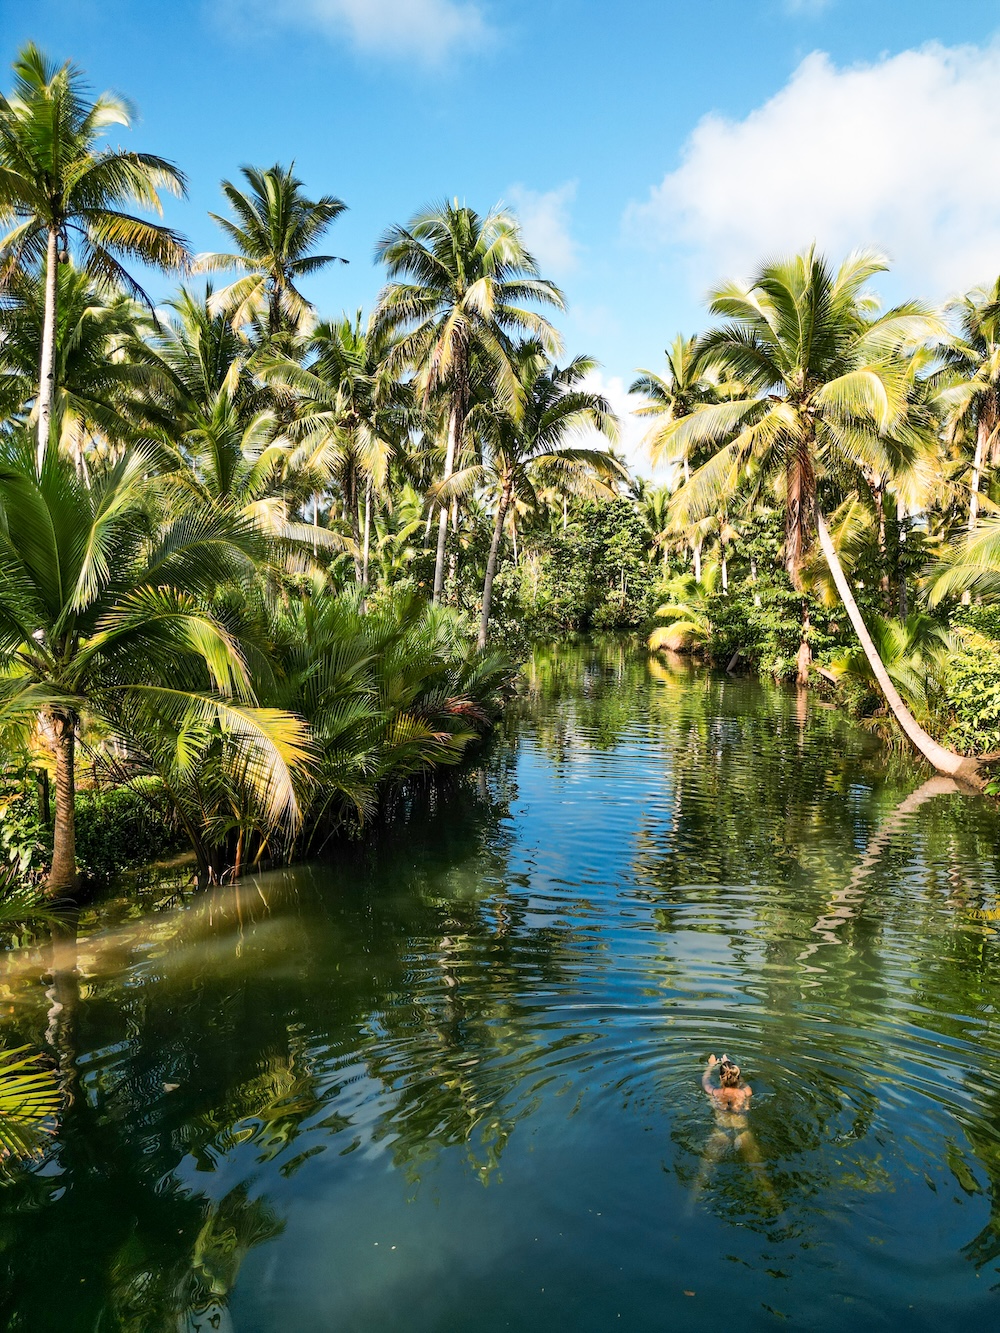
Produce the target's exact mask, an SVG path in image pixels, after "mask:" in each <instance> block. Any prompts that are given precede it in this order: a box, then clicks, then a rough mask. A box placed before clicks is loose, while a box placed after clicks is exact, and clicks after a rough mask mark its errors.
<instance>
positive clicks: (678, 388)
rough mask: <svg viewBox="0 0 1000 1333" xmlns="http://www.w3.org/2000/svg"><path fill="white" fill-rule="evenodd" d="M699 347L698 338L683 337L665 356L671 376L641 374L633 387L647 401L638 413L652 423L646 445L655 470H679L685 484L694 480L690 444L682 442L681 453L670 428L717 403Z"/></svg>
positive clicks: (631, 386) (643, 371) (636, 412)
mask: <svg viewBox="0 0 1000 1333" xmlns="http://www.w3.org/2000/svg"><path fill="white" fill-rule="evenodd" d="M696 343H697V340H696V339H695V338H685V336H684V335H683V334H682V333H679V334H678V335H677V337H676V338H675V339H674V341H673V342H672V343H671V345H670V346H669V347H668V348H667V350H666V352H665V353H664V355H665V356H666V359H667V373H666V374H665V375H659V374H657V373H656V372H655V371H652V370H640V371H639V374H638V376H637V378H636V379H635V380H633V382H632V384H631V385H630V386H629V393H635V394H641V395H642V397H643V398H644V399H645V402H644V403H643V404H642V405H641V406H639V407H637V408H636V409H635V414H636V416H637V417H648V418H650V419H651V420H652V425H651V426H650V428H649V430H648V431H647V433H646V436H645V439H644V441H643V443H644V444H645V446H646V448H647V449H648V450H649V456H650V459H651V461H652V463H653V466H654V467H658V466H659V465H660V464H661V463H665V462H666V463H670V464H673V465H674V466H679V467H680V469H681V472H682V476H683V479H684V481H688V480H690V477H691V463H692V459H691V452H690V442H689V441H685V442H682V443H681V447H680V452H679V453H678V452H677V451H676V449H675V445H676V444H677V439H676V435H675V434H674V433H673V432H672V431H671V430H670V427H671V426H672V425H673V424H674V422H676V421H680V420H681V419H682V418H683V417H686V416H689V415H690V414H691V413H692V412H693V411H694V410H695V409H696V408H698V407H702V406H703V405H704V404H705V403H709V402H714V401H715V400H716V392H715V386H714V385H713V383H712V381H711V377H710V376H709V375H706V371H705V366H704V365H703V364H702V363H701V362H700V361H699V360H698V358H697V356H696ZM675 484H676V483H675Z"/></svg>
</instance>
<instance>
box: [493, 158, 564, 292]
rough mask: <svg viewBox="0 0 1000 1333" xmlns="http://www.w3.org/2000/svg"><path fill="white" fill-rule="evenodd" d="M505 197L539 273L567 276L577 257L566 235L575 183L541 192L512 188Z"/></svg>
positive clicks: (519, 186)
mask: <svg viewBox="0 0 1000 1333" xmlns="http://www.w3.org/2000/svg"><path fill="white" fill-rule="evenodd" d="M506 197H507V201H508V203H509V204H510V206H511V208H512V209H513V210H514V212H515V213H516V214H517V216H518V218H519V219H520V222H521V232H522V234H523V236H524V243H525V245H526V246H527V248H528V249H529V250H530V251H531V253H532V254H533V255H534V256H535V258H536V259H537V260H538V264H539V267H540V268H541V270H542V273H543V274H545V275H555V276H556V277H561V276H562V275H563V274H565V273H571V272H572V271H573V269H575V268H576V266H577V264H578V262H579V257H580V247H579V245H578V244H577V242H576V241H575V240H574V239H573V236H572V234H571V232H570V206H571V205H572V203H573V200H574V199H575V198H576V181H567V182H566V183H565V184H564V185H560V186H559V187H558V188H557V189H555V190H543V191H539V190H529V189H527V188H526V187H525V186H523V185H512V186H511V187H510V189H509V190H508V191H507V196H506Z"/></svg>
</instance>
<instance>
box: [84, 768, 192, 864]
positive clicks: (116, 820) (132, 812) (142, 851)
mask: <svg viewBox="0 0 1000 1333" xmlns="http://www.w3.org/2000/svg"><path fill="white" fill-rule="evenodd" d="M186 846H187V838H186V837H185V836H184V831H183V829H182V828H181V827H180V825H179V823H178V821H177V818H176V815H175V814H174V812H173V811H172V810H171V809H170V806H169V803H168V802H167V800H166V798H165V795H164V792H163V790H162V788H161V787H160V786H159V784H157V783H156V782H155V781H151V780H149V779H145V780H140V781H139V782H137V783H135V784H132V785H130V786H127V787H110V788H108V789H105V790H100V791H84V792H80V793H79V794H78V796H77V803H76V854H77V861H78V863H79V866H80V869H81V871H82V872H83V873H84V874H85V875H86V876H87V877H88V878H90V879H94V880H99V881H106V880H109V879H112V878H113V877H114V876H115V875H116V874H118V873H119V872H120V871H122V870H124V869H126V868H127V867H129V866H135V865H148V864H149V863H150V862H153V861H158V860H161V859H162V858H163V857H166V856H170V855H172V854H173V853H175V852H179V851H182V850H183V849H184V848H185V847H186Z"/></svg>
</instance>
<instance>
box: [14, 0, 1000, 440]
mask: <svg viewBox="0 0 1000 1333" xmlns="http://www.w3.org/2000/svg"><path fill="white" fill-rule="evenodd" d="M0 18H2V24H0V32H2V34H3V38H4V41H3V51H4V58H5V63H9V60H10V58H11V57H12V56H13V54H14V51H15V49H16V47H17V46H18V45H19V44H20V43H22V42H24V41H27V40H29V39H32V40H34V41H36V42H37V43H38V44H39V45H40V46H41V47H42V48H43V49H44V50H45V51H46V52H47V53H49V54H50V55H52V56H53V57H56V58H59V59H63V58H66V57H71V58H72V59H74V60H75V61H76V62H77V63H78V64H80V65H82V66H83V67H84V69H85V70H86V71H87V73H88V75H89V77H90V79H91V82H92V84H93V85H94V87H95V89H104V88H112V89H114V90H115V91H118V92H122V93H125V94H127V95H128V96H129V97H131V98H132V99H133V100H134V102H135V103H136V104H137V106H138V109H139V113H140V114H139V118H138V122H137V126H136V128H135V130H134V131H133V132H131V133H130V134H128V135H127V136H125V137H126V138H127V141H128V142H129V143H130V145H135V146H141V147H144V148H149V149H151V150H153V151H156V152H159V153H162V154H164V155H165V156H167V157H170V158H172V159H173V160H174V161H176V162H177V163H178V164H179V165H180V166H181V167H182V168H183V169H184V171H185V172H186V173H187V175H188V177H189V180H190V197H189V199H188V200H187V201H186V202H184V203H180V204H171V205H170V206H169V217H170V221H171V222H172V223H173V224H174V225H176V226H178V227H179V228H180V229H181V230H182V231H183V232H184V233H185V234H186V235H187V236H188V237H189V238H190V241H191V243H192V246H193V248H194V249H195V250H200V249H211V248H215V247H216V246H218V245H219V244H220V239H219V236H218V233H217V231H216V230H215V228H214V226H213V224H212V223H211V221H210V219H209V218H208V217H207V211H208V210H209V209H214V210H216V211H220V209H221V207H222V204H221V198H220V194H219V188H218V182H219V180H220V179H221V178H222V177H223V176H228V177H232V176H233V175H234V174H235V173H236V171H237V169H238V167H239V165H240V164H241V163H245V162H253V163H256V164H262V165H267V164H270V163H271V162H273V161H275V160H279V161H282V162H285V161H288V160H289V159H292V158H294V159H295V162H296V165H297V168H298V171H299V174H300V175H301V176H302V178H303V179H304V181H305V183H306V185H307V187H308V189H309V190H311V191H313V192H315V193H323V192H330V193H334V194H337V195H339V196H340V197H341V198H343V199H344V200H345V201H346V202H347V203H348V205H349V206H350V212H348V213H347V214H346V215H345V216H344V217H343V219H342V220H341V221H340V222H338V223H337V224H336V226H335V228H334V229H333V231H332V232H331V238H330V248H331V249H332V250H333V251H334V252H335V253H337V254H341V255H344V256H345V257H347V258H348V259H350V261H351V262H350V265H349V267H343V266H340V265H338V266H337V267H336V269H335V270H332V271H331V272H330V274H329V276H324V277H319V278H316V279H315V280H314V281H313V284H312V286H311V288H310V289H309V293H308V294H309V295H310V296H312V297H313V299H314V300H315V301H316V303H317V304H318V305H319V307H320V308H321V310H322V311H324V312H325V313H328V314H333V313H337V312H338V311H339V310H340V309H342V308H346V309H349V310H353V309H354V308H355V307H357V306H359V305H363V306H366V307H367V306H369V305H370V304H371V302H372V300H373V298H374V297H375V295H376V293H377V291H378V288H379V285H380V274H379V271H378V269H377V268H376V267H375V266H374V264H373V260H372V251H373V247H374V244H375V241H376V239H377V237H378V235H379V233H380V232H381V230H382V229H383V228H384V227H385V226H387V225H388V224H390V223H392V222H397V221H405V220H406V219H407V218H408V217H409V216H410V215H411V214H412V213H413V212H414V211H415V210H416V209H418V208H419V207H421V206H422V205H424V204H426V203H428V202H431V201H434V200H437V199H440V198H442V197H444V196H445V195H458V196H459V197H461V198H463V199H464V200H466V201H467V202H468V203H470V204H472V205H473V206H475V207H477V208H481V209H486V208H488V207H490V206H491V205H493V204H494V203H496V202H498V201H499V200H503V201H505V202H508V203H511V204H513V205H514V206H515V207H517V208H518V210H519V211H520V212H521V215H522V217H523V221H524V226H525V230H526V233H527V236H528V239H529V242H531V244H532V245H533V246H534V248H535V250H536V253H537V254H538V256H539V259H540V260H541V262H542V267H543V269H544V271H545V273H546V275H547V276H551V277H553V278H554V279H555V280H556V281H558V282H559V283H560V285H561V286H562V287H563V288H564V289H565V291H566V293H567V296H568V299H569V303H570V310H569V313H568V315H567V316H566V317H565V319H564V321H563V328H564V331H565V335H566V341H567V350H568V351H573V352H576V351H588V352H591V353H593V354H595V355H596V356H597V357H599V358H600V360H601V362H602V363H603V365H604V372H603V379H602V382H603V383H604V384H605V385H606V386H607V387H608V388H609V390H610V391H611V392H613V393H614V394H616V395H618V396H619V397H620V395H621V391H622V387H623V386H624V385H627V383H628V381H629V379H630V377H631V374H632V371H633V369H634V367H636V366H638V365H653V366H658V365H659V364H660V361H661V357H662V349H663V347H664V346H665V345H666V343H667V342H668V341H669V340H670V339H671V338H672V337H673V335H674V333H675V332H676V331H677V330H678V329H684V330H687V331H694V329H696V328H697V327H698V326H699V325H700V324H703V323H704V321H705V318H706V316H705V313H704V306H703V297H704V294H705V292H706V290H707V289H708V288H709V287H710V286H711V285H712V283H713V282H714V281H717V280H719V279H721V278H723V277H726V276H729V275H730V274H738V273H745V272H749V271H750V270H751V269H752V267H753V263H754V261H755V259H758V258H760V257H763V256H764V255H766V254H768V253H769V252H773V251H776V250H778V251H781V250H788V249H795V248H800V247H801V246H803V245H806V244H808V243H809V242H810V241H811V240H813V239H814V238H817V239H818V240H819V241H820V242H821V243H822V244H823V245H825V246H827V247H828V248H829V250H830V252H831V254H834V255H838V256H839V255H840V254H842V253H845V252H846V251H847V250H849V249H851V248H853V247H855V246H857V245H868V244H875V245H878V246H879V247H881V248H883V249H885V250H887V251H888V252H889V253H890V254H891V255H892V257H893V260H894V273H893V276H892V277H891V278H890V279H889V280H888V281H887V283H886V285H885V291H886V295H887V297H889V298H890V299H891V298H893V297H895V296H897V295H903V294H905V295H911V294H914V295H921V296H924V297H926V298H928V299H933V300H940V299H943V298H944V297H945V296H947V295H948V294H949V293H950V292H951V291H953V290H957V289H958V288H961V287H967V286H971V285H973V284H975V283H977V282H982V281H986V280H989V279H991V278H992V277H995V275H996V274H997V272H1000V172H998V170H997V164H998V162H1000V98H997V95H996V90H997V88H998V87H1000V44H998V42H997V34H998V31H1000V6H998V5H997V3H996V0H961V2H960V3H956V0H905V2H904V0H703V3H701V4H696V3H691V0H686V2H685V3H675V0H619V2H618V3H617V4H615V5H610V4H607V3H604V4H598V3H596V0H503V3H501V2H500V0H172V2H171V3H170V4H169V5H154V4H153V3H151V2H150V0H147V2H146V3H140V4H136V3H135V0H33V3H32V4H31V5H26V4H24V3H22V2H21V0H0ZM956 182H958V187H957V188H956ZM158 290H159V291H163V290H165V288H164V287H160V288H158ZM633 444H634V441H633Z"/></svg>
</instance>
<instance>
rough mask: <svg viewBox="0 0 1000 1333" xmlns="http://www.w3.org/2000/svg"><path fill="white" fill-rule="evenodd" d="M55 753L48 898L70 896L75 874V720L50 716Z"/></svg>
mask: <svg viewBox="0 0 1000 1333" xmlns="http://www.w3.org/2000/svg"><path fill="white" fill-rule="evenodd" d="M52 729H53V732H54V734H55V751H56V818H55V828H54V832H53V840H52V868H51V870H50V871H49V877H48V879H47V881H46V884H45V891H46V893H48V894H49V895H50V896H58V895H59V894H62V893H71V892H72V891H73V889H75V888H76V886H77V882H78V880H79V876H78V875H77V872H76V718H75V717H73V715H72V714H70V713H53V715H52Z"/></svg>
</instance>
